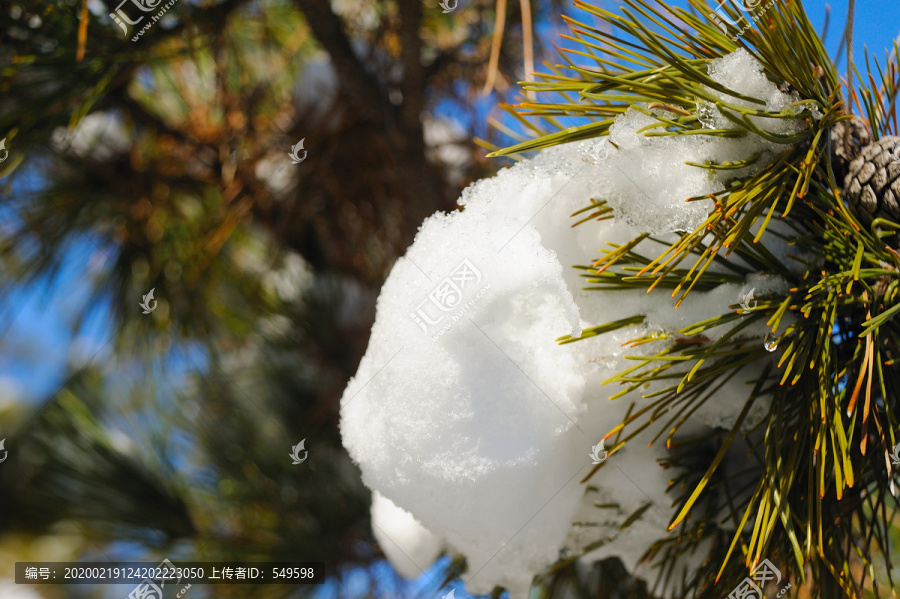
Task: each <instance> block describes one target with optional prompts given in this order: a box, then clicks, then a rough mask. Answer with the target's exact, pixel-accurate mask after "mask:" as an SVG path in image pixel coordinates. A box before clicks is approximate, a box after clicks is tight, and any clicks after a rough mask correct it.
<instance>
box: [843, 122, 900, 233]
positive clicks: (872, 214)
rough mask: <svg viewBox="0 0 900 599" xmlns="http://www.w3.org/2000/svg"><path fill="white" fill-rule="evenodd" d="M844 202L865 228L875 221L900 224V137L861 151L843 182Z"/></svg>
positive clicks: (883, 141) (875, 143)
mask: <svg viewBox="0 0 900 599" xmlns="http://www.w3.org/2000/svg"><path fill="white" fill-rule="evenodd" d="M844 199H846V200H847V203H848V204H849V205H850V207H851V208H852V209H853V211H854V212H855V213H856V216H857V218H859V220H860V222H861V223H862V224H863V225H864V226H866V227H868V226H869V225H870V224H871V223H872V221H873V220H875V219H876V218H885V219H888V220H892V221H895V222H898V223H900V137H896V136H893V135H888V136H886V137H882V138H881V139H879V140H878V141H876V142H873V143H871V144H869V145H868V146H866V147H865V148H863V150H862V154H860V155H859V156H858V157H857V158H856V159H854V160H853V162H851V163H850V166H849V172H848V173H847V176H846V178H845V179H844Z"/></svg>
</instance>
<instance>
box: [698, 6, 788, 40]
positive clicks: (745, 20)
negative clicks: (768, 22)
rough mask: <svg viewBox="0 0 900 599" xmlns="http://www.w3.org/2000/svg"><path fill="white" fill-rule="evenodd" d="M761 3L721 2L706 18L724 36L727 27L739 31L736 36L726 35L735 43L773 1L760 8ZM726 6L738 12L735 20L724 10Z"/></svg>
mask: <svg viewBox="0 0 900 599" xmlns="http://www.w3.org/2000/svg"><path fill="white" fill-rule="evenodd" d="M762 1H763V0H722V1H721V2H719V4H718V5H716V8H715V9H713V10H712V11H711V12H709V13H708V15H707V16H709V19H710V20H711V21H712V22H713V23H715V24H716V26H718V27H719V29H721V30H722V31H723V32H725V33H726V34H728V26H729V25H730V26H731V27H734V28H736V29H740V31H739V32H738V33H737V35H736V36H731V35H730V34H728V37H730V38H731V39H732V40H735V41H736V40H737V38H738V37H740V36H741V35H743V34H744V32H745V31H747V30H749V29H750V28H751V27H752V26H753V21H758V20H760V19H761V18H762V16H763V14H764V13H765V12H766V11H767V10H769V9H770V8H771V7H772V5H773V4H774V3H775V2H774V0H770V1H769V3H768V4H766V5H765V6H763V7H761V8H760V6H759V5H760V4H761V3H762ZM726 4H727V5H728V6H730V7H732V8H736V9H737V10H738V11H740V13H739V14H738V15H737V20H734V19H733V18H732V17H731V16H730V15H729V13H728V11H727V10H726V9H725V8H724V7H725V5H726Z"/></svg>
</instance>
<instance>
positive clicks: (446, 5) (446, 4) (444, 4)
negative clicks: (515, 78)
mask: <svg viewBox="0 0 900 599" xmlns="http://www.w3.org/2000/svg"><path fill="white" fill-rule="evenodd" d="M458 4H459V0H453V5H452V6H451V5H450V0H441V1H440V2H438V5H440V7H441V8H443V9H444V11H443V12H444V13H445V14H446V13H448V12H453V11H454V10H455V9H456V6H457V5H458ZM450 592H451V593H453V591H450Z"/></svg>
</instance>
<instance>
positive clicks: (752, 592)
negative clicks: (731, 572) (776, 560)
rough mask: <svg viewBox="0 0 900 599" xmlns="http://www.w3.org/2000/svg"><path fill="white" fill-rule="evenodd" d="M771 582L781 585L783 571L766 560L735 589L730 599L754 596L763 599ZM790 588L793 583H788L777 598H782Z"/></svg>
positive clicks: (746, 598) (747, 598) (748, 598)
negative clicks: (768, 583) (766, 587)
mask: <svg viewBox="0 0 900 599" xmlns="http://www.w3.org/2000/svg"><path fill="white" fill-rule="evenodd" d="M770 580H774V581H775V584H779V583H780V582H781V570H779V569H778V568H776V567H775V566H774V564H772V562H770V561H769V560H767V559H764V560H763V561H762V563H761V564H759V565H758V566H756V568H754V569H753V571H752V572H751V573H750V576H748V577H747V578H745V579H744V580H742V581H741V582H740V583H739V584H738V585H737V586H736V587H734V590H733V591H731V594H730V595H728V599H750V598H751V597H753V596H756V597H757V598H758V599H763V598H764V597H765V595H764V594H763V588H764V587H765V586H766V583H767V582H769V581H770ZM790 588H791V583H788V584H787V586H786V587H784V588H783V589H781V590H780V591H778V594H777V595H775V597H777V598H780V597H781V596H783V595H784V594H785V593H786V592H787V591H788V589H790Z"/></svg>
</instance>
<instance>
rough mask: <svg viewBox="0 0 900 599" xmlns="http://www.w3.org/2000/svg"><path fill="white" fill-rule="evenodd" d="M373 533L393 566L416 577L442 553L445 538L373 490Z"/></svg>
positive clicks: (408, 576)
mask: <svg viewBox="0 0 900 599" xmlns="http://www.w3.org/2000/svg"><path fill="white" fill-rule="evenodd" d="M372 532H373V533H374V535H375V539H376V540H377V541H378V544H379V545H381V548H382V550H383V551H384V554H385V555H386V556H387V558H388V560H390V562H391V565H393V566H394V569H395V570H397V572H399V573H400V574H401V575H402V576H405V577H407V578H415V577H416V576H418V575H420V574H421V573H422V572H423V571H424V570H425V568H428V567H429V566H431V565H432V564H433V563H434V560H436V559H437V558H438V556H439V555H440V554H441V545H442V543H441V540H440V539H439V538H438V537H437V536H435V535H434V534H433V533H432V532H430V531H429V530H428V529H426V528H425V527H424V526H422V524H421V523H420V522H419V521H418V520H416V519H415V518H414V517H413V515H412V514H410V513H409V512H407V511H406V510H404V509H402V508H399V507H397V506H396V505H394V503H393V502H392V501H391V500H390V499H388V498H387V497H385V496H384V495H382V494H381V493H379V492H377V491H376V492H374V493H372Z"/></svg>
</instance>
